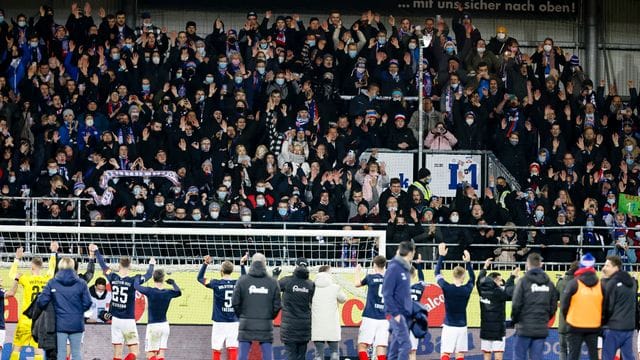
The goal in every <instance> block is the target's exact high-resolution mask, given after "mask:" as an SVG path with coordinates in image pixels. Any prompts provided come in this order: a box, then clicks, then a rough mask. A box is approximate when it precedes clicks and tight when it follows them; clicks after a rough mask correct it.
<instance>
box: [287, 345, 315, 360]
mask: <svg viewBox="0 0 640 360" xmlns="http://www.w3.org/2000/svg"><path fill="white" fill-rule="evenodd" d="M308 343H309V342H308V341H305V342H290V343H285V344H284V350H285V352H286V353H287V360H305V359H306V358H307V344H308Z"/></svg>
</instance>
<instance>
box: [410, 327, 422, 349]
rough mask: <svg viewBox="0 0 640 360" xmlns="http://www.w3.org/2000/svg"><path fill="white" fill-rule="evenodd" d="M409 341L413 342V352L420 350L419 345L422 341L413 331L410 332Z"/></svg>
mask: <svg viewBox="0 0 640 360" xmlns="http://www.w3.org/2000/svg"><path fill="white" fill-rule="evenodd" d="M409 339H410V340H411V351H416V350H418V344H419V343H420V339H418V338H417V337H415V336H414V335H413V333H412V332H411V331H409Z"/></svg>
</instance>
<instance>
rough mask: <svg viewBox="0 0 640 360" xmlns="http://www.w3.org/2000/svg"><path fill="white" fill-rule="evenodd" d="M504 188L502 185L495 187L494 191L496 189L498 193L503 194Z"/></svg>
mask: <svg viewBox="0 0 640 360" xmlns="http://www.w3.org/2000/svg"><path fill="white" fill-rule="evenodd" d="M506 188H507V187H506V186H504V185H496V189H498V191H499V192H503V191H504V190H505V189H506Z"/></svg>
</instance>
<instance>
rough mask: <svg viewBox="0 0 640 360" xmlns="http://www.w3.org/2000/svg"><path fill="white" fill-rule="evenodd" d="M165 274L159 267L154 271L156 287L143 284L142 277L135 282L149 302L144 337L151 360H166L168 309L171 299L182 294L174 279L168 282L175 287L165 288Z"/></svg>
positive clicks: (137, 288) (145, 348) (148, 356)
mask: <svg viewBox="0 0 640 360" xmlns="http://www.w3.org/2000/svg"><path fill="white" fill-rule="evenodd" d="M164 276H165V275H164V270H162V269H158V270H155V271H154V272H153V284H154V287H146V286H142V278H141V277H137V278H136V282H135V284H134V287H135V289H136V290H138V291H139V292H140V293H141V294H143V295H145V296H146V297H147V301H148V302H149V306H148V309H149V324H148V325H147V334H146V336H145V338H144V350H145V351H146V353H147V359H149V360H164V353H165V350H167V342H168V341H169V332H170V330H169V322H168V321H167V310H169V305H170V304H171V299H173V298H177V297H180V296H181V295H182V292H181V291H180V288H179V287H178V285H176V282H175V281H174V280H173V279H168V280H167V284H169V285H171V286H172V287H173V289H165V288H164V283H165V281H164Z"/></svg>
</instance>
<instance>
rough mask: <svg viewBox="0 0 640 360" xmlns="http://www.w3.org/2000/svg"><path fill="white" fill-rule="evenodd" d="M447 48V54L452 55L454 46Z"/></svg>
mask: <svg viewBox="0 0 640 360" xmlns="http://www.w3.org/2000/svg"><path fill="white" fill-rule="evenodd" d="M445 50H446V51H447V54H449V55H452V54H453V50H454V49H453V48H452V47H448V48H446V49H445Z"/></svg>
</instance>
